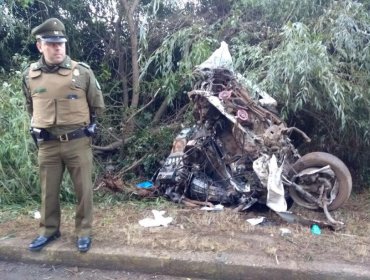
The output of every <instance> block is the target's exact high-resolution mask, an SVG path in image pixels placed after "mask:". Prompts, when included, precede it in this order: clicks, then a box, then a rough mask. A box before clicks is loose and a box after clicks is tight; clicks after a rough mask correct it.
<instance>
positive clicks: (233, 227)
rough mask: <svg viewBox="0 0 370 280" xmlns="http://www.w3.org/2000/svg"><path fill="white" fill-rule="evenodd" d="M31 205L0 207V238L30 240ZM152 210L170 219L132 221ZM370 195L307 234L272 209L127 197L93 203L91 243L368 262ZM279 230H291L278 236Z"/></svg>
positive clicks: (67, 232)
mask: <svg viewBox="0 0 370 280" xmlns="http://www.w3.org/2000/svg"><path fill="white" fill-rule="evenodd" d="M37 207H38V206H37V205H31V206H28V207H25V208H16V207H12V208H7V209H6V208H3V209H1V210H0V240H1V239H3V238H11V237H14V236H17V237H20V238H24V239H29V240H31V239H33V238H34V237H35V235H36V232H37V227H38V222H37V220H35V219H34V218H33V217H32V215H33V212H34V210H37ZM152 209H156V210H165V211H166V214H165V215H164V216H166V217H167V216H170V217H173V222H172V223H171V224H170V225H169V226H168V227H154V228H144V227H142V226H140V225H139V224H138V221H139V220H141V219H143V218H148V217H149V218H152V217H153V215H152V213H151V210H152ZM369 210H370V195H369V192H364V193H360V194H353V195H352V196H351V198H350V200H349V201H348V202H347V203H346V204H345V206H344V207H343V208H341V209H340V210H338V211H335V212H334V213H332V215H333V216H334V218H335V219H337V220H341V221H343V222H344V223H345V224H346V227H345V229H343V230H341V231H337V232H334V231H332V230H330V229H328V228H322V229H321V230H322V231H321V234H320V235H313V234H312V233H311V232H310V228H309V227H306V226H302V225H299V224H287V223H286V222H284V221H282V220H281V219H280V218H279V217H278V216H277V215H276V214H275V213H274V212H272V211H264V212H261V211H260V212H249V213H235V212H233V211H231V209H225V210H224V211H221V212H205V211H201V210H199V209H188V208H185V207H183V206H181V205H177V204H173V203H171V202H166V201H164V200H161V199H159V200H158V199H155V200H152V201H146V202H143V201H130V202H124V203H115V204H112V205H107V204H106V203H104V204H103V203H98V204H96V207H95V220H94V236H93V237H94V246H102V247H106V248H117V247H120V246H121V247H123V246H133V247H135V246H136V247H142V248H151V249H167V250H175V251H179V252H181V251H185V250H186V251H189V250H190V251H208V252H209V251H211V252H234V253H238V252H250V253H251V254H256V255H259V256H265V257H267V258H272V259H273V260H274V261H276V262H277V263H279V262H281V261H285V260H296V261H312V260H316V261H318V260H333V261H335V260H340V261H345V262H350V263H370V238H369V232H370V217H369V215H370V211H369ZM292 211H294V212H295V213H299V214H302V215H304V216H305V217H309V218H313V219H321V220H324V219H325V216H324V214H323V213H322V212H314V211H308V210H305V209H302V208H300V207H296V206H293V208H292ZM258 216H265V217H267V219H268V221H269V222H270V223H268V224H266V225H264V226H261V225H257V226H252V225H250V224H249V223H248V222H247V221H246V219H248V218H253V217H258ZM62 218H63V221H62V228H61V231H62V238H64V239H66V240H70V241H71V242H74V240H75V236H74V234H73V231H74V206H72V205H66V206H64V207H63V212H62ZM281 228H287V229H289V230H290V231H291V233H290V234H288V235H284V236H283V235H282V234H281Z"/></svg>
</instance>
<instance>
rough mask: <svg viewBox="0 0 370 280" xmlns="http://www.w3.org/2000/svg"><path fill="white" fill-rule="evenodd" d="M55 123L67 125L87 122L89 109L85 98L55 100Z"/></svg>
mask: <svg viewBox="0 0 370 280" xmlns="http://www.w3.org/2000/svg"><path fill="white" fill-rule="evenodd" d="M56 114H57V116H56V118H57V124H60V125H68V124H77V123H87V122H88V120H89V109H88V106H87V102H86V99H82V98H77V99H58V100H57V113H56Z"/></svg>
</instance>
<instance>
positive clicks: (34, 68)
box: [30, 62, 40, 70]
mask: <svg viewBox="0 0 370 280" xmlns="http://www.w3.org/2000/svg"><path fill="white" fill-rule="evenodd" d="M30 69H31V70H39V69H40V65H39V63H38V62H34V63H31V65H30Z"/></svg>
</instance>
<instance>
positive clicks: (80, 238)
mask: <svg viewBox="0 0 370 280" xmlns="http://www.w3.org/2000/svg"><path fill="white" fill-rule="evenodd" d="M32 35H35V36H36V41H37V42H36V46H37V48H38V50H39V52H40V53H41V58H40V59H39V61H38V62H36V63H32V64H31V65H30V67H29V68H28V69H27V70H26V71H25V72H24V75H23V90H24V94H25V96H26V106H27V110H28V112H29V113H30V115H31V117H32V119H31V126H32V129H33V133H34V135H35V139H36V140H37V143H38V146H39V150H38V163H39V173H40V182H41V194H42V196H41V221H40V228H39V235H38V236H37V238H35V239H34V240H33V241H32V242H31V244H30V245H29V250H31V251H39V250H41V249H42V248H43V247H44V246H45V245H46V244H48V243H49V242H51V241H53V240H55V239H57V238H58V237H60V231H59V228H60V218H61V210H60V203H59V193H60V185H61V181H62V178H63V173H64V171H65V169H67V170H68V172H69V174H70V177H71V179H72V182H73V185H74V189H75V193H76V197H77V208H76V218H75V231H76V235H77V242H76V245H77V249H78V250H79V251H80V252H87V251H88V250H89V249H90V247H91V230H92V211H93V193H92V179H91V177H92V150H91V138H90V137H89V136H91V133H92V131H91V130H92V125H93V124H92V123H91V119H92V116H93V115H94V114H97V115H99V114H100V113H101V112H102V111H103V109H104V101H103V96H102V92H101V89H100V86H99V83H98V82H97V80H96V79H95V76H94V74H93V72H92V70H91V69H90V67H89V66H88V65H87V64H85V63H82V62H76V61H74V60H71V58H70V57H69V56H67V55H66V42H67V38H66V34H65V27H64V24H63V23H62V22H61V21H60V20H58V19H56V18H50V19H48V20H46V21H45V22H43V23H42V24H40V25H39V26H37V27H35V28H34V29H33V30H32Z"/></svg>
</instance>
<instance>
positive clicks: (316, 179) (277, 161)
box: [153, 68, 352, 230]
mask: <svg viewBox="0 0 370 280" xmlns="http://www.w3.org/2000/svg"><path fill="white" fill-rule="evenodd" d="M195 76H197V77H198V82H197V83H196V84H195V86H194V88H193V90H192V91H191V92H189V93H188V96H189V98H190V100H191V102H192V104H193V108H194V109H193V113H194V117H195V119H196V124H194V126H192V127H189V128H186V129H183V130H182V131H181V132H180V133H179V134H178V136H177V137H176V139H175V140H174V142H173V147H172V150H171V153H170V155H169V156H168V157H167V159H166V161H165V163H164V165H163V166H162V167H161V168H160V170H158V172H157V173H156V174H155V176H154V178H153V182H154V185H155V188H156V190H158V191H159V193H160V194H162V195H165V196H166V197H168V198H169V199H171V200H172V201H174V202H177V203H183V204H185V205H187V206H192V207H194V206H198V205H206V206H210V207H211V206H213V204H216V203H221V204H224V205H229V206H231V207H234V208H235V210H237V211H245V210H247V209H249V208H250V207H251V206H252V205H254V204H255V203H260V204H265V205H267V206H268V207H269V208H271V209H272V210H274V211H275V212H276V213H277V214H278V215H279V216H280V217H282V218H283V219H284V220H286V221H288V222H289V221H290V222H291V221H294V222H301V223H306V224H309V223H316V224H319V225H320V226H329V227H331V228H333V229H336V230H337V229H340V228H342V227H343V226H344V224H343V223H342V222H339V221H336V220H335V219H334V218H333V217H332V216H331V214H330V212H329V211H330V210H335V209H337V208H339V207H341V206H342V205H343V203H344V202H345V201H347V199H348V198H349V196H350V193H351V189H352V178H351V174H350V172H349V170H348V168H347V167H346V166H345V164H344V163H343V162H342V161H341V160H340V159H339V158H337V157H336V156H334V155H331V154H328V153H324V152H312V153H309V154H306V155H304V156H300V155H299V153H298V151H297V149H296V148H295V147H294V146H293V144H292V143H291V140H290V138H289V136H290V135H291V133H299V134H300V135H301V137H303V139H304V140H305V141H310V138H309V137H308V136H307V135H306V134H305V133H304V132H302V131H301V130H299V129H298V128H295V127H286V124H285V123H284V122H283V121H282V120H281V119H280V118H279V117H278V116H277V115H276V109H275V107H274V102H269V101H270V100H273V99H271V98H270V97H269V96H267V95H266V94H264V97H265V98H262V99H258V98H257V99H255V98H252V95H251V94H250V92H249V91H248V90H247V89H246V87H245V86H243V84H242V83H241V82H240V81H238V80H237V78H235V76H234V74H233V72H232V71H230V70H228V69H225V68H214V69H199V68H198V69H197V70H196V71H195ZM266 100H267V101H266ZM273 101H274V100H273ZM288 199H292V200H293V201H294V202H295V203H297V204H298V205H300V206H303V207H305V208H308V209H319V208H321V209H323V211H324V213H325V215H326V217H327V220H328V222H320V221H312V220H307V219H305V218H303V217H301V216H299V215H296V214H293V213H291V212H289V211H287V210H288V206H287V200H288Z"/></svg>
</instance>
